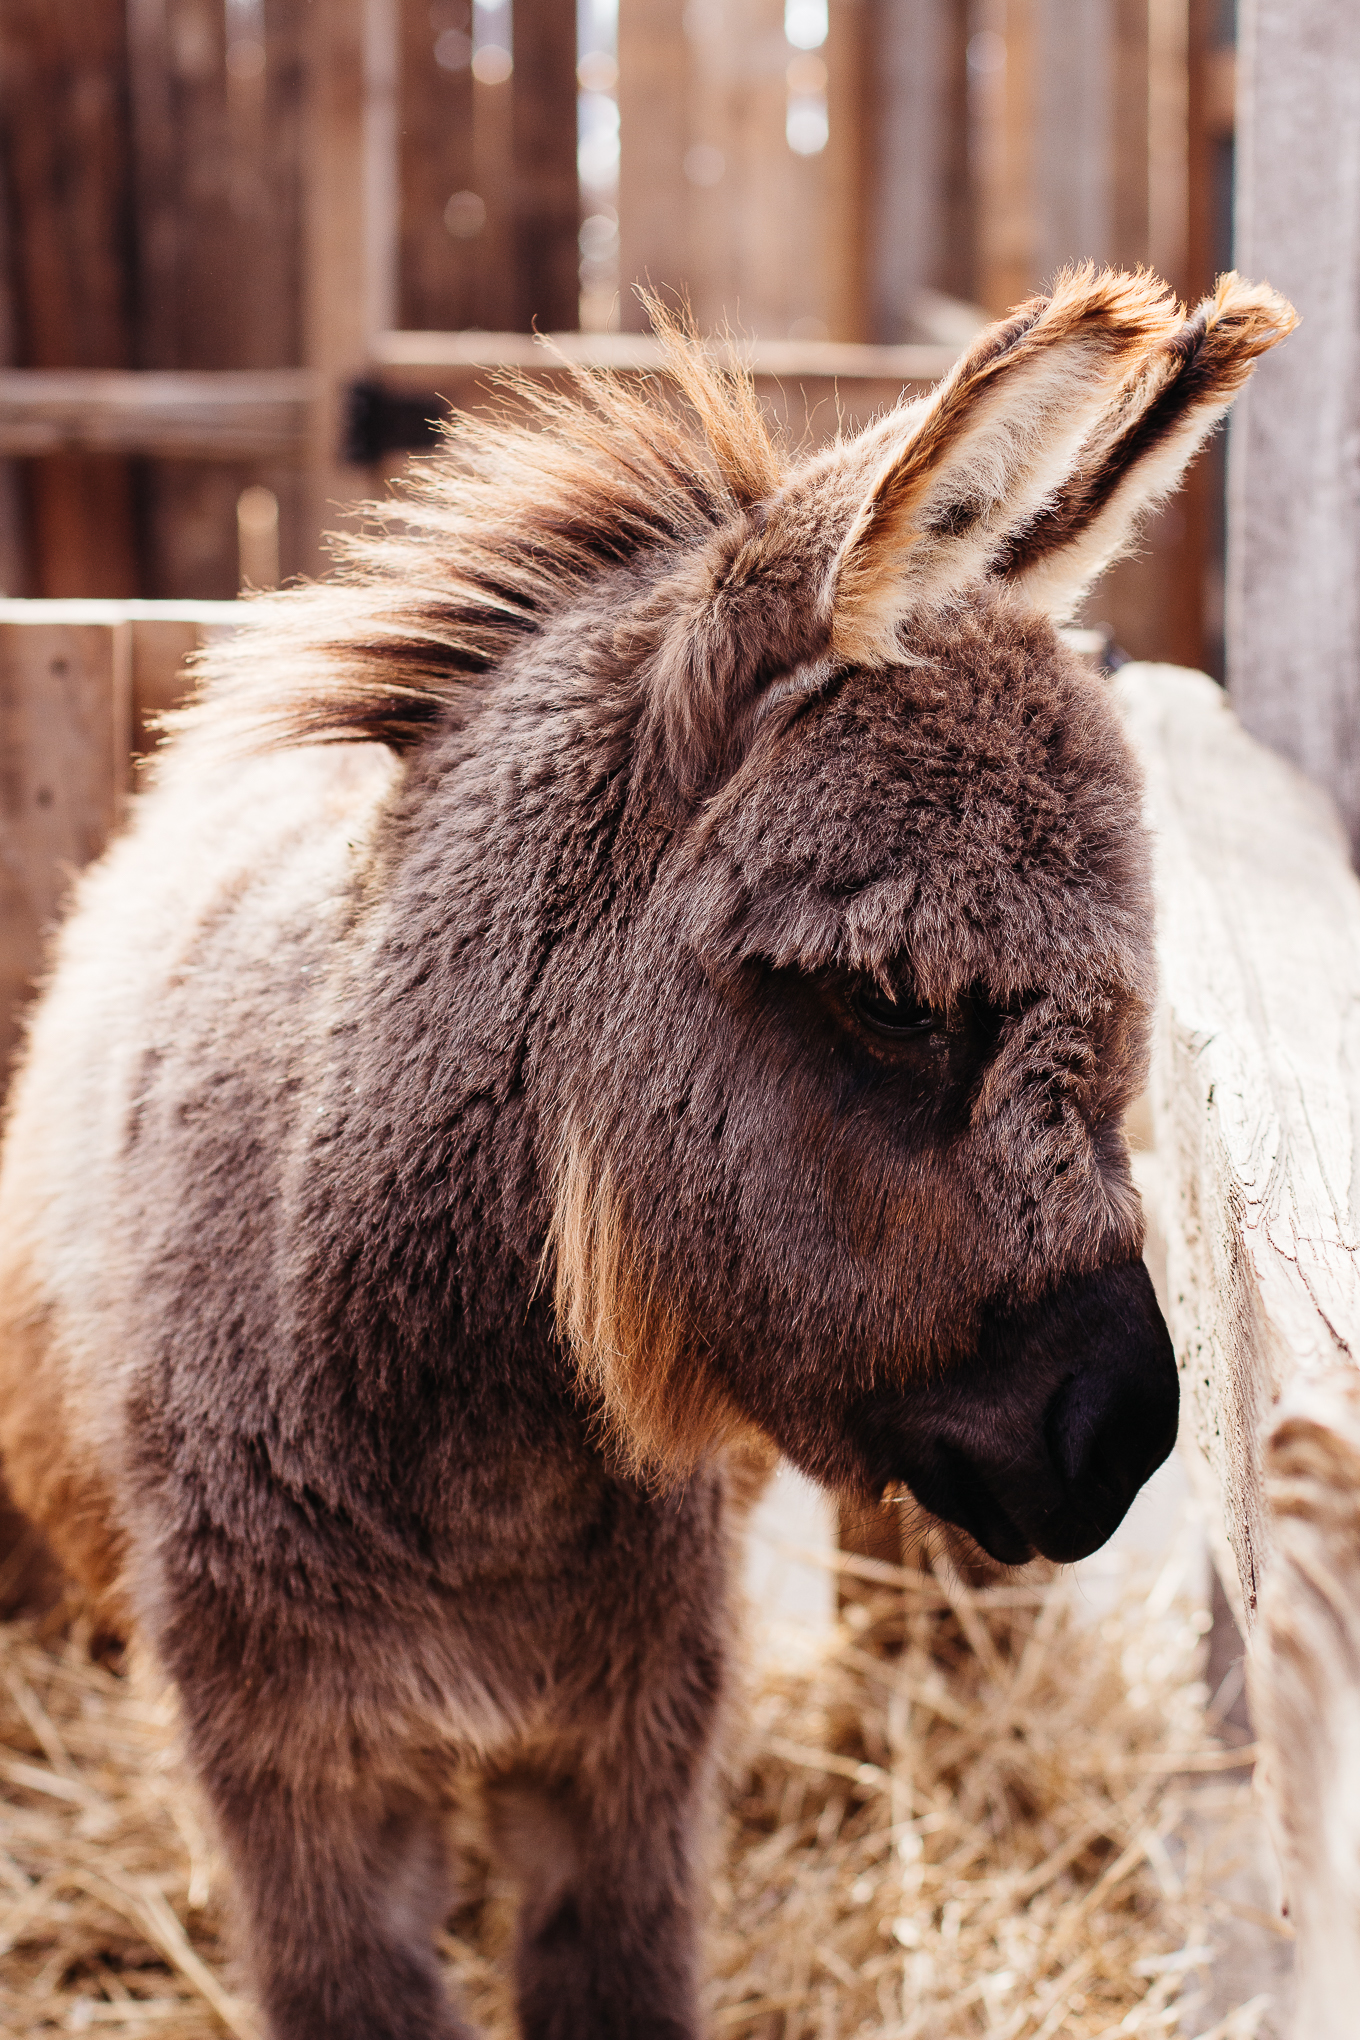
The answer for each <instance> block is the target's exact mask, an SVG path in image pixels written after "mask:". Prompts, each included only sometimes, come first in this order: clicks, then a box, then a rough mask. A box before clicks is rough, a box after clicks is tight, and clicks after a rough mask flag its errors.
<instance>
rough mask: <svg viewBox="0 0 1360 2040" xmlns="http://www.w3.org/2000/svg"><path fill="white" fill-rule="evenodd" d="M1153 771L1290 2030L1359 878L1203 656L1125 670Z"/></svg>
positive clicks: (1304, 1918) (1346, 1282) (1164, 1147)
mask: <svg viewBox="0 0 1360 2040" xmlns="http://www.w3.org/2000/svg"><path fill="white" fill-rule="evenodd" d="M1118 690H1119V696H1120V700H1121V702H1122V704H1123V707H1124V710H1125V715H1126V718H1127V723H1128V727H1129V730H1130V733H1131V735H1132V737H1133V740H1134V743H1135V745H1136V748H1137V751H1138V754H1139V757H1140V759H1141V761H1142V764H1143V769H1144V772H1145V774H1146V779H1147V799H1148V812H1149V820H1150V822H1151V825H1152V829H1153V832H1154V843H1155V853H1156V866H1155V883H1156V892H1157V911H1158V962H1159V976H1160V981H1161V982H1160V993H1159V1005H1158V1016H1157V1040H1156V1053H1155V1061H1154V1071H1153V1086H1152V1096H1153V1110H1154V1119H1155V1123H1156V1147H1157V1155H1158V1162H1159V1167H1160V1170H1161V1174H1162V1181H1163V1183H1164V1185H1165V1195H1164V1198H1163V1209H1162V1212H1161V1218H1162V1231H1163V1233H1164V1236H1165V1239H1166V1248H1167V1285H1166V1286H1167V1314H1168V1322H1169V1324H1170V1328H1171V1334H1172V1338H1173V1341H1174V1343H1175V1347H1176V1355H1177V1360H1178V1363H1179V1366H1180V1369H1181V1381H1182V1392H1183V1410H1182V1432H1183V1434H1184V1435H1186V1436H1188V1437H1189V1438H1190V1439H1191V1440H1192V1442H1193V1444H1194V1446H1195V1447H1196V1450H1197V1455H1198V1458H1199V1460H1200V1462H1201V1463H1202V1464H1203V1465H1204V1466H1206V1467H1207V1468H1208V1469H1209V1475H1210V1480H1211V1484H1212V1490H1213V1496H1214V1500H1215V1503H1216V1506H1217V1510H1218V1512H1219V1514H1220V1519H1221V1522H1222V1524H1223V1527H1224V1529H1225V1531H1226V1540H1227V1543H1228V1545H1229V1546H1230V1547H1231V1551H1232V1556H1233V1560H1234V1561H1235V1572H1236V1578H1235V1581H1233V1580H1231V1579H1230V1581H1229V1584H1230V1585H1235V1588H1236V1592H1235V1596H1234V1598H1235V1599H1236V1601H1237V1603H1238V1608H1239V1610H1240V1613H1241V1616H1242V1619H1243V1621H1244V1623H1245V1625H1246V1627H1247V1629H1248V1631H1249V1632H1250V1636H1251V1648H1250V1656H1249V1677H1250V1685H1251V1697H1252V1712H1253V1717H1254V1719H1255V1720H1256V1722H1257V1724H1258V1727H1259V1731H1260V1735H1261V1740H1262V1743H1263V1746H1264V1749H1263V1756H1264V1761H1263V1766H1262V1772H1263V1776H1264V1779H1265V1783H1266V1787H1267V1795H1268V1803H1269V1807H1270V1811H1271V1815H1272V1822H1273V1826H1274V1830H1275V1834H1276V1838H1277V1842H1278V1844H1279V1847H1280V1852H1281V1856H1282V1861H1283V1863H1284V1867H1285V1872H1286V1881H1287V1896H1288V1900H1289V1910H1290V1918H1291V1920H1292V1923H1293V1927H1294V1932H1295V1936H1296V1944H1297V1956H1298V1975H1299V2006H1298V2013H1297V2020H1298V2023H1297V2026H1296V2029H1295V2030H1296V2032H1297V2034H1298V2036H1299V2040H1349V2036H1350V2034H1351V2033H1352V2032H1353V2031H1354V2026H1355V2010H1354V2007H1355V2002H1356V1992H1357V1990H1358V1989H1360V1797H1358V1796H1357V1794H1356V1793H1355V1792H1354V1791H1353V1790H1352V1789H1351V1787H1350V1784H1349V1780H1350V1777H1351V1773H1352V1768H1353V1765H1354V1762H1355V1756H1354V1752H1355V1750H1356V1748H1357V1738H1358V1737H1360V1055H1357V1051H1356V1033H1355V1014H1356V1013H1357V1012H1358V1011H1360V881H1358V880H1357V879H1356V877H1355V874H1354V873H1353V871H1352V870H1351V867H1350V862H1349V858H1348V855H1347V843H1346V838H1345V835H1344V833H1343V831H1342V830H1341V828H1340V827H1339V826H1338V823H1337V821H1336V818H1335V816H1334V815H1333V813H1332V812H1331V811H1330V809H1329V806H1328V803H1327V802H1326V800H1325V799H1324V798H1323V797H1321V796H1320V795H1319V794H1318V792H1317V790H1316V789H1315V788H1314V787H1312V786H1310V785H1309V784H1308V783H1307V782H1306V781H1305V780H1304V779H1303V778H1302V777H1301V776H1300V775H1299V774H1298V773H1297V772H1295V771H1294V770H1293V769H1292V768H1291V767H1290V766H1289V765H1287V764H1286V763H1285V762H1284V761H1283V760H1281V759H1279V758H1277V757H1276V756H1274V755H1273V754H1272V753H1271V752H1269V751H1268V750H1266V749H1265V748H1264V747H1263V746H1262V745H1260V744H1258V743H1257V742H1255V741H1254V740H1253V739H1252V738H1251V737H1250V736H1249V735H1248V734H1247V732H1246V731H1245V730H1244V729H1243V728H1242V726H1241V724H1240V723H1239V722H1238V721H1237V719H1236V717H1235V716H1234V714H1233V712H1232V710H1231V708H1230V707H1229V705H1228V702H1227V699H1226V697H1225V696H1224V694H1223V692H1222V690H1221V689H1219V688H1218V687H1216V686H1215V685H1214V684H1213V683H1212V682H1211V681H1209V680H1207V679H1206V678H1204V676H1203V675H1200V674H1194V673H1188V672H1184V671H1181V670H1177V669H1174V668H1168V667H1146V666H1141V667H1140V666H1129V667H1126V668H1124V670H1123V671H1122V672H1121V673H1120V675H1119V676H1118Z"/></svg>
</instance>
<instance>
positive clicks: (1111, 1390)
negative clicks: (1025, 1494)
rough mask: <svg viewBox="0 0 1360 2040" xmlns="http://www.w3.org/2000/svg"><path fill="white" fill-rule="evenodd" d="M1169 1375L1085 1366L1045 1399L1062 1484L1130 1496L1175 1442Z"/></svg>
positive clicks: (1173, 1398)
mask: <svg viewBox="0 0 1360 2040" xmlns="http://www.w3.org/2000/svg"><path fill="white" fill-rule="evenodd" d="M1175 1386H1176V1381H1175V1374H1174V1372H1172V1373H1171V1375H1170V1379H1169V1380H1167V1379H1165V1378H1164V1377H1163V1374H1162V1372H1161V1371H1160V1370H1158V1371H1155V1372H1151V1373H1150V1374H1149V1376H1148V1377H1147V1378H1140V1377H1139V1376H1138V1375H1137V1374H1130V1373H1128V1372H1125V1371H1124V1370H1122V1369H1111V1368H1108V1367H1101V1366H1100V1365H1099V1364H1096V1365H1092V1366H1089V1367H1086V1368H1083V1369H1082V1370H1081V1372H1080V1373H1078V1374H1074V1375H1072V1376H1071V1377H1070V1378H1069V1379H1068V1380H1067V1381H1065V1382H1064V1383H1063V1386H1062V1387H1061V1388H1060V1389H1059V1390H1058V1393H1057V1394H1056V1395H1055V1396H1054V1398H1053V1401H1052V1402H1051V1403H1050V1405H1049V1409H1048V1415H1047V1418H1046V1419H1045V1423H1044V1431H1045V1436H1046V1440H1047V1444H1048V1449H1049V1455H1050V1457H1051V1458H1052V1460H1053V1463H1054V1465H1055V1466H1056V1467H1057V1468H1058V1471H1059V1472H1060V1473H1061V1475H1062V1477H1063V1480H1064V1481H1065V1483H1066V1484H1067V1486H1068V1488H1069V1489H1071V1488H1086V1489H1092V1488H1094V1489H1098V1490H1103V1491H1104V1492H1105V1493H1106V1494H1108V1495H1109V1496H1110V1497H1111V1498H1112V1499H1113V1498H1118V1499H1120V1500H1131V1499H1132V1497H1133V1496H1134V1495H1135V1494H1136V1493H1137V1491H1138V1489H1139V1488H1140V1487H1141V1486H1142V1484H1143V1482H1144V1481H1145V1480H1146V1479H1147V1478H1148V1476H1149V1474H1150V1473H1152V1472H1153V1471H1154V1470H1155V1469H1156V1468H1157V1467H1158V1466H1160V1465H1161V1463H1162V1461H1163V1459H1165V1457H1166V1455H1167V1453H1168V1452H1169V1451H1170V1450H1171V1447H1172V1445H1173V1444H1174V1443H1175V1437H1176V1417H1177V1396H1176V1394H1175V1392H1174V1390H1175Z"/></svg>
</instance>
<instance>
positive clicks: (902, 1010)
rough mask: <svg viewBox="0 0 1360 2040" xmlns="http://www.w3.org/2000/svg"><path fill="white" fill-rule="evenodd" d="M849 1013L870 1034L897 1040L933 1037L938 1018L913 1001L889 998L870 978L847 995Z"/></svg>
mask: <svg viewBox="0 0 1360 2040" xmlns="http://www.w3.org/2000/svg"><path fill="white" fill-rule="evenodd" d="M849 1005H850V1011H851V1012H852V1013H853V1014H854V1016H855V1018H856V1020H858V1021H859V1023H860V1025H861V1026H862V1027H867V1028H868V1029H869V1031H870V1033H871V1034H882V1035H887V1036H888V1037H890V1038H892V1039H896V1040H905V1039H907V1038H908V1037H919V1036H921V1035H925V1034H933V1033H934V1031H935V1029H936V1028H937V1027H938V1026H939V1025H940V1020H941V1015H940V1014H938V1013H935V1012H932V1011H931V1009H930V1007H929V1006H923V1005H921V1004H920V1002H919V1001H918V1000H916V999H912V998H892V997H890V996H889V994H888V993H887V992H885V991H884V990H883V988H882V987H881V986H880V985H877V984H875V983H874V982H873V981H872V979H865V980H862V981H861V982H860V983H859V984H857V985H856V986H855V987H854V989H853V991H852V992H851V993H850V998H849Z"/></svg>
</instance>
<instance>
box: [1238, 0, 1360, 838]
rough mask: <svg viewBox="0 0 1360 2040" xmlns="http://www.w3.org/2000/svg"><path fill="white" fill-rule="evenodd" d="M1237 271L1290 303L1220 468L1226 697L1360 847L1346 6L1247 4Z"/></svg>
mask: <svg viewBox="0 0 1360 2040" xmlns="http://www.w3.org/2000/svg"><path fill="white" fill-rule="evenodd" d="M1236 236H1237V248H1236V261H1237V264H1238V266H1239V267H1240V268H1241V269H1242V270H1243V271H1244V272H1245V273H1246V274H1247V275H1249V276H1268V277H1269V278H1270V281H1271V282H1272V283H1273V284H1274V286H1275V287H1276V289H1277V290H1281V291H1283V292H1284V294H1285V296H1286V297H1288V298H1289V299H1290V300H1291V301H1292V302H1293V304H1294V305H1295V306H1296V307H1297V309H1298V311H1299V314H1300V319H1299V328H1298V331H1297V332H1296V333H1295V334H1293V335H1292V336H1291V338H1290V340H1289V344H1288V345H1287V346H1285V347H1281V348H1279V349H1278V350H1277V351H1276V352H1275V353H1274V354H1272V355H1271V356H1270V357H1269V359H1268V360H1266V361H1264V362H1262V364H1261V367H1260V369H1259V371H1258V373H1257V374H1256V376H1254V377H1253V379H1252V383H1251V386H1250V388H1249V389H1248V390H1247V391H1245V392H1244V394H1243V398H1242V401H1241V405H1240V406H1239V408H1238V409H1237V411H1236V412H1235V414H1234V418H1233V426H1232V441H1231V459H1230V464H1229V495H1230V512H1229V534H1230V535H1229V551H1228V685H1229V688H1230V689H1231V691H1232V695H1233V699H1234V701H1235V702H1236V703H1237V707H1238V712H1239V713H1240V714H1241V716H1242V718H1243V721H1244V722H1245V723H1246V724H1247V727H1248V728H1249V729H1252V730H1254V731H1255V732H1256V734H1257V735H1258V736H1260V737H1263V738H1264V739H1265V741H1266V742H1267V743H1269V744H1272V745H1274V747H1275V748H1276V749H1277V750H1279V751H1283V752H1284V753H1285V755H1286V756H1287V757H1291V758H1293V759H1295V760H1296V761H1297V762H1298V763H1299V764H1300V765H1302V766H1303V768H1304V770H1305V771H1306V772H1308V773H1310V774H1311V776H1312V777H1313V778H1314V779H1316V780H1317V782H1318V784H1319V785H1321V786H1325V787H1326V788H1327V790H1328V791H1329V793H1330V794H1331V795H1332V797H1333V799H1334V800H1335V801H1336V803H1337V805H1338V807H1339V808H1340V810H1341V813H1342V815H1343V816H1344V818H1345V821H1346V827H1347V829H1348V831H1349V834H1350V840H1351V847H1352V852H1353V853H1354V852H1357V851H1360V574H1357V572H1356V562H1357V560H1358V559H1360V459H1358V458H1357V445H1358V444H1360V34H1357V32H1356V15H1355V9H1354V6H1353V5H1351V4H1350V0H1248V4H1246V5H1244V7H1243V9H1242V20H1241V43H1240V49H1239V63H1238V153H1237V191H1236Z"/></svg>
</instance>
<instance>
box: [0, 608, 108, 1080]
mask: <svg viewBox="0 0 1360 2040" xmlns="http://www.w3.org/2000/svg"><path fill="white" fill-rule="evenodd" d="M14 606H15V605H13V604H10V603H0V1083H2V1082H3V1075H4V1071H5V1070H6V1069H7V1068H8V1065H9V1060H10V1057H11V1055H12V1054H13V1051H14V1046H15V1043H16V1040H17V1035H18V1026H19V1016H20V1013H21V1011H22V1008H23V1005H24V1003H25V1001H26V999H27V997H28V994H29V992H30V990H31V988H32V985H33V981H34V978H35V977H36V975H37V973H38V971H39V970H40V968H41V965H42V945H43V937H44V934H45V932H46V930H47V929H48V928H49V927H50V925H51V924H52V922H53V920H54V919H55V917H56V914H57V911H58V908H59V906H60V904H61V900H62V897H63V895H64V893H65V891H66V888H67V885H68V884H69V881H70V877H71V874H72V872H73V871H76V870H78V869H79V868H80V866H81V865H83V864H87V863H88V862H89V860H90V859H91V858H92V857H94V856H97V854H98V852H99V851H100V849H101V848H102V847H103V844H104V842H105V840H106V838H107V836H108V834H109V831H110V830H111V829H112V828H113V826H114V823H115V821H116V819H117V816H118V812H119V808H120V806H121V803H122V800H123V797H124V794H125V791H126V787H127V776H128V760H129V757H130V752H131V738H132V633H131V626H130V624H128V623H127V622H126V621H124V620H117V621H109V622H88V621H79V622H77V621H60V620H47V619H44V620H43V621H41V622H29V621H27V620H26V621H25V622H23V623H12V622H9V621H7V620H6V617H5V615H4V612H5V611H6V610H9V609H12V608H13V607H14ZM43 606H44V607H47V605H45V604H44V605H43Z"/></svg>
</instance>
